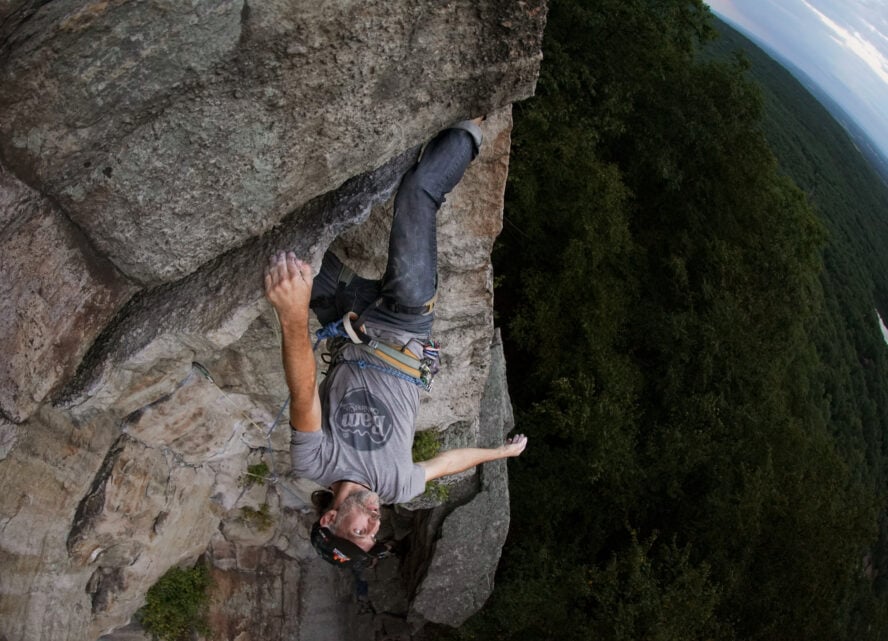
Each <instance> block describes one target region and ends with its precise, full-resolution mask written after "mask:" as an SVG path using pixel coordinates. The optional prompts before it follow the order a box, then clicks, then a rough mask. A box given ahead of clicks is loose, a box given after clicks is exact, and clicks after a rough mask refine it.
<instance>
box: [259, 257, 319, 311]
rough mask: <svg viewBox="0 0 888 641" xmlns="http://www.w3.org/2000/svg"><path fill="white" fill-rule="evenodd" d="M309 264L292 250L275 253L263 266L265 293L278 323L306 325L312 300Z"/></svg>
mask: <svg viewBox="0 0 888 641" xmlns="http://www.w3.org/2000/svg"><path fill="white" fill-rule="evenodd" d="M311 283H312V271H311V265H309V264H308V263H306V262H304V261H302V260H300V259H298V258H296V254H295V253H293V252H282V251H281V252H278V253H276V254H274V255H273V256H272V257H271V258H269V260H268V267H266V268H265V296H266V297H267V298H268V300H269V302H270V303H271V304H272V305H273V306H274V309H275V310H276V311H277V313H278V318H279V319H280V321H281V325H284V326H287V325H301V326H304V327H307V326H308V304H309V300H310V299H311Z"/></svg>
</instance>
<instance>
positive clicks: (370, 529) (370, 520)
mask: <svg viewBox="0 0 888 641" xmlns="http://www.w3.org/2000/svg"><path fill="white" fill-rule="evenodd" d="M322 524H323V520H322ZM328 527H330V529H331V530H332V531H333V532H334V533H335V534H336V536H341V537H342V538H344V539H348V540H349V541H351V542H352V543H354V544H355V545H357V546H358V547H359V548H361V549H362V550H364V551H365V552H367V551H369V550H370V548H372V547H373V546H374V545H375V543H376V539H375V538H374V537H375V536H376V533H377V532H379V495H377V494H376V492H371V491H370V490H361V491H358V492H353V493H352V494H349V495H348V496H347V497H346V498H345V500H344V501H342V503H340V504H339V509H338V510H336V516H335V517H334V518H333V521H332V523H331V524H330V525H329V526H328Z"/></svg>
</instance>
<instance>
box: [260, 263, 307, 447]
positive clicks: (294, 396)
mask: <svg viewBox="0 0 888 641" xmlns="http://www.w3.org/2000/svg"><path fill="white" fill-rule="evenodd" d="M311 283H312V273H311V266H310V265H309V264H307V263H304V262H302V261H301V260H299V259H298V258H296V254H294V253H293V252H286V253H284V252H278V253H277V254H275V255H274V256H272V257H271V258H270V259H269V261H268V267H267V268H266V269H265V295H266V296H267V297H268V300H269V301H270V302H271V304H272V305H273V306H274V309H275V310H276V311H277V315H278V319H279V320H280V322H281V351H282V354H283V361H284V375H285V376H286V379H287V387H288V388H289V390H290V424H291V425H292V426H293V427H294V428H295V429H296V430H298V431H300V432H316V431H318V430H319V429H321V401H320V398H319V397H318V386H317V366H316V365H315V359H314V352H313V351H312V348H311V338H310V337H309V332H308V304H309V300H310V299H311Z"/></svg>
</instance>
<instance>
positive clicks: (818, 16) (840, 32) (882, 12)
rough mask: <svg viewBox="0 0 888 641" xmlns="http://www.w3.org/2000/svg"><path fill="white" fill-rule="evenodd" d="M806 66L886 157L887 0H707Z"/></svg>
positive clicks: (762, 41)
mask: <svg viewBox="0 0 888 641" xmlns="http://www.w3.org/2000/svg"><path fill="white" fill-rule="evenodd" d="M706 2H707V3H708V4H709V6H710V8H711V9H712V11H713V12H714V13H715V14H716V15H718V16H719V17H720V18H722V19H723V20H725V21H726V22H728V23H729V24H731V25H733V26H735V27H739V29H740V30H741V31H743V32H744V33H745V34H746V35H747V36H750V37H752V38H753V40H756V41H757V42H758V43H759V44H760V45H761V44H764V45H765V46H766V47H768V48H770V49H772V50H773V51H775V52H776V53H778V54H779V55H780V56H782V57H784V58H786V59H787V60H789V61H790V62H791V63H792V64H794V65H795V66H797V67H798V68H799V69H801V70H802V71H804V72H805V73H806V74H807V75H808V76H809V77H810V78H811V79H812V80H813V81H814V82H815V83H816V84H817V85H818V86H819V87H820V88H821V89H822V90H823V91H825V92H826V93H827V94H828V95H829V96H830V97H831V98H832V99H833V100H835V101H836V102H837V103H839V105H841V107H842V108H843V109H844V110H845V112H846V113H847V114H848V115H849V116H851V117H852V118H853V119H854V120H855V122H856V123H857V124H858V125H859V126H860V127H861V128H862V129H863V130H864V131H865V132H866V133H867V134H868V135H869V136H870V138H871V140H872V141H873V143H875V145H876V146H877V147H878V148H879V150H880V151H881V152H882V153H883V154H884V155H885V156H886V157H888V0H706Z"/></svg>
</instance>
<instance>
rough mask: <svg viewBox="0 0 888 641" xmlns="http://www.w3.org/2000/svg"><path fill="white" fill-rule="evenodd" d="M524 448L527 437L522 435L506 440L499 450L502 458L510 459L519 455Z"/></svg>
mask: <svg viewBox="0 0 888 641" xmlns="http://www.w3.org/2000/svg"><path fill="white" fill-rule="evenodd" d="M525 447H527V437H526V436H524V434H516V435H515V436H513V437H511V438H509V439H507V440H506V443H505V445H503V446H502V448H501V449H502V451H503V455H504V456H506V457H511V456H518V455H519V454H521V452H523V451H524V448H525Z"/></svg>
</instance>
